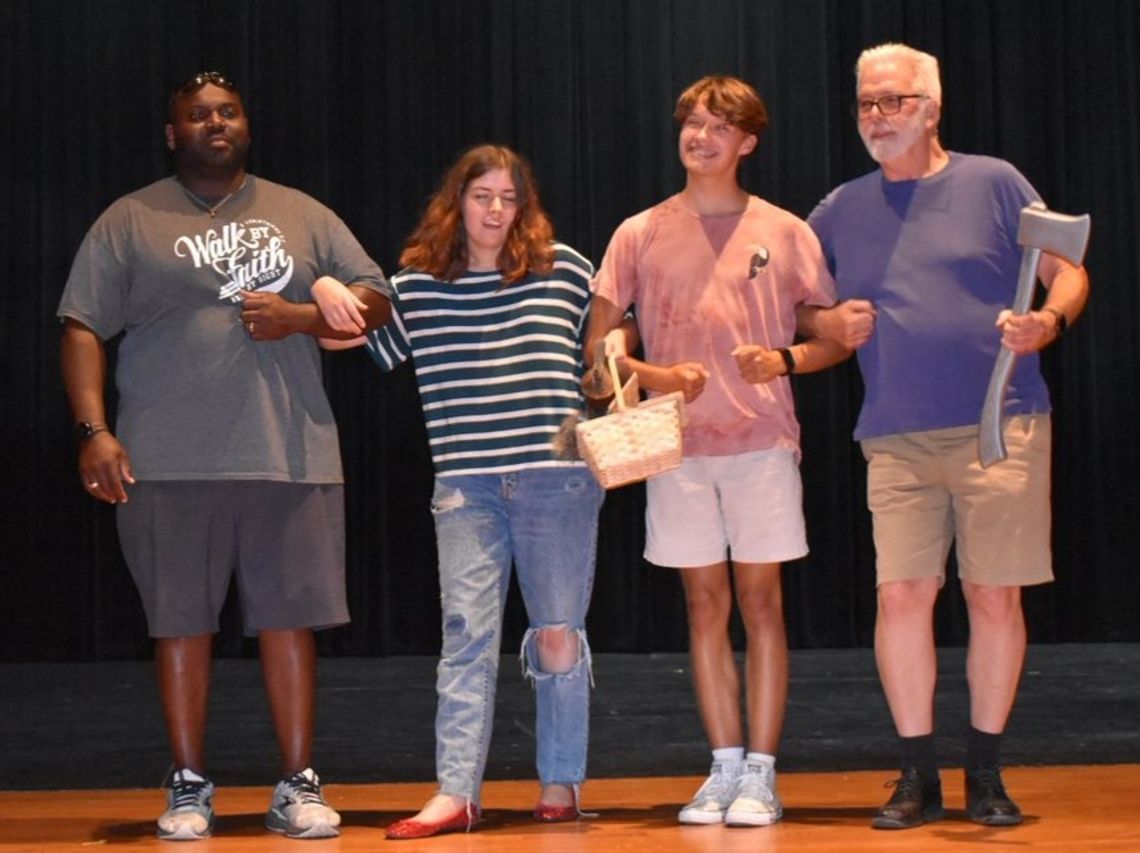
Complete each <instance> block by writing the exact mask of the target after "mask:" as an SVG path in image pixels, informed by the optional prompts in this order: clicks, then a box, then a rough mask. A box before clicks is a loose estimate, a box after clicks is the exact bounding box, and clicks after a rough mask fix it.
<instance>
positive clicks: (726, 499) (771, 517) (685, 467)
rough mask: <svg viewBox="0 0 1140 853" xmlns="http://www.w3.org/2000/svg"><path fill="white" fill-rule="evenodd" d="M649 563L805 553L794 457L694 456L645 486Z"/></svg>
mask: <svg viewBox="0 0 1140 853" xmlns="http://www.w3.org/2000/svg"><path fill="white" fill-rule="evenodd" d="M646 497H647V506H646V510H645V559H647V560H648V561H649V562H651V563H655V564H656V565H658V566H671V567H673V568H692V567H696V566H711V565H714V564H715V563H721V562H724V560H725V559H726V558H731V559H732V560H733V561H734V562H736V563H782V562H784V561H786V560H795V559H797V558H799V557H802V556H804V555H805V554H807V552H808V548H807V535H806V533H805V530H804V512H803V485H802V483H801V482H800V469H799V465H798V464H797V463H796V457H795V454H794V453H793V451H791V450H787V449H782V448H781V449H778V450H761V451H756V452H753V453H740V454H737V455H735V456H693V457H689V458H686V459H685V460H684V461H683V462H682V463H681V467H680V468H678V469H676V470H674V471H670V472H668V473H666V474H660V475H658V476H656V477H651V478H650V479H649V480H648V481H647V483H646Z"/></svg>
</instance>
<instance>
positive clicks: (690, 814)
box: [677, 761, 742, 824]
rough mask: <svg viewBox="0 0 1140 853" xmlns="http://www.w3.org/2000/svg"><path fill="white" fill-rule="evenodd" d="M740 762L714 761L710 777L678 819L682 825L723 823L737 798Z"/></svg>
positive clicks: (682, 810)
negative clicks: (727, 811) (727, 810)
mask: <svg viewBox="0 0 1140 853" xmlns="http://www.w3.org/2000/svg"><path fill="white" fill-rule="evenodd" d="M741 767H742V765H741V764H740V763H739V762H731V763H730V762H727V761H714V762H713V763H712V770H711V771H710V772H709V777H708V778H707V779H705V782H704V784H703V785H701V787H700V788H699V789H697V793H696V794H694V795H693V799H692V800H691V801H690V802H689V804H688V805H687V806H685V807H684V808H683V809H681V812H680V814H678V815H677V819H678V820H679V821H681V823H693V824H710V823H723V822H724V813H725V810H726V809H727V808H728V806H729V804H730V803H731V802H732V801H733V799H735V797H736V782H737V779H739V778H740V769H741Z"/></svg>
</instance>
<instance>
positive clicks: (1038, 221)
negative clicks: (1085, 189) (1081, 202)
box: [978, 201, 1091, 468]
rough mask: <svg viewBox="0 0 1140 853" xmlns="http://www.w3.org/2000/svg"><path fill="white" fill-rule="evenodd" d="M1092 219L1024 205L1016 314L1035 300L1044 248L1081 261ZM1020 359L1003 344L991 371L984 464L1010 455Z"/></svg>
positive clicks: (981, 439)
mask: <svg viewBox="0 0 1140 853" xmlns="http://www.w3.org/2000/svg"><path fill="white" fill-rule="evenodd" d="M1090 223H1091V220H1090V219H1089V215H1088V214H1087V213H1086V214H1083V215H1081V216H1068V215H1066V214H1064V213H1055V212H1053V211H1051V210H1046V208H1045V205H1043V204H1042V203H1041V202H1039V201H1038V202H1033V203H1032V204H1030V205H1028V206H1027V207H1024V208H1022V210H1021V219H1020V220H1019V222H1018V227H1017V242H1018V245H1020V246H1021V247H1022V253H1021V269H1020V271H1019V272H1018V274H1017V292H1016V293H1015V294H1014V297H1013V305H1012V306H1010V310H1011V311H1012V312H1013V313H1014V314H1024V313H1026V312H1027V311H1028V310H1029V306H1030V305H1031V304H1032V302H1033V291H1034V289H1035V287H1036V285H1037V266H1038V264H1039V263H1040V262H1041V253H1042V252H1048V253H1049V254H1050V255H1057V256H1059V257H1062V258H1064V259H1065V260H1066V261H1068V262H1069V263H1071V264H1073V265H1074V266H1080V265H1081V263H1082V262H1083V261H1084V257H1085V249H1086V248H1087V247H1088V243H1089V226H1090ZM1016 360H1017V356H1016V355H1015V354H1014V353H1013V352H1012V351H1011V350H1008V349H1006V348H1005V347H1002V348H1001V349H1000V350H999V352H998V356H997V360H996V361H995V362H994V369H993V372H992V373H991V374H990V384H989V387H988V388H987V389H986V400H985V404H984V405H983V406H982V422H981V431H980V432H979V434H978V461H979V462H980V463H981V465H982V467H983V468H988V467H989V466H990V465H992V464H993V463H995V462H1000V461H1001V460H1003V459H1005V458H1006V456H1007V455H1008V454H1007V453H1006V449H1005V441H1004V439H1003V438H1002V433H1001V427H1002V415H1003V413H1004V409H1005V392H1006V389H1007V388H1008V386H1009V377H1010V376H1011V375H1012V373H1013V366H1014V363H1015V362H1016Z"/></svg>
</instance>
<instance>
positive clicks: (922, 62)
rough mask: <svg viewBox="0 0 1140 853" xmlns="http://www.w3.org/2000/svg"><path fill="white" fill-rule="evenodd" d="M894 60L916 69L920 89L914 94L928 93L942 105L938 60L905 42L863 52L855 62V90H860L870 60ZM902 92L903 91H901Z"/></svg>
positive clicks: (876, 47) (916, 82) (882, 45)
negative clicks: (861, 80) (865, 67)
mask: <svg viewBox="0 0 1140 853" xmlns="http://www.w3.org/2000/svg"><path fill="white" fill-rule="evenodd" d="M883 60H893V61H895V62H902V63H904V64H905V65H907V66H909V67H910V68H911V69H913V71H914V85H915V88H916V89H917V90H918V91H916V92H915V93H914V94H916V95H926V96H927V97H928V98H930V100H932V101H933V102H934V103H935V104H936V105H938V106H939V107H941V106H942V82H941V80H940V79H939V76H938V60H937V59H935V58H934V57H933V56H931V55H930V54H929V53H923V52H922V51H921V50H915V49H914V48H913V47H910V46H908V45H905V44H899V43H897V42H887V43H886V44H879V45H876V46H875V47H869V48H867V49H866V50H865V51H863V52H862V53H861V54H859V59H858V61H857V62H856V63H855V91H856V93H858V91H859V80H860V79H861V78H862V76H863V67H864V66H865V65H866V64H867V63H868V62H881V61H883ZM900 94H901V93H900Z"/></svg>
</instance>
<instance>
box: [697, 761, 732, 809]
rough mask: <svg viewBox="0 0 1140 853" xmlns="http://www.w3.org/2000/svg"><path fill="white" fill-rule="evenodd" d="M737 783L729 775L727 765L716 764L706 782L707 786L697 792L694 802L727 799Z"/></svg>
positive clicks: (702, 786) (704, 785)
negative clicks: (707, 799)
mask: <svg viewBox="0 0 1140 853" xmlns="http://www.w3.org/2000/svg"><path fill="white" fill-rule="evenodd" d="M735 781H736V780H735V778H734V777H732V776H730V775H729V773H728V768H727V767H726V766H725V765H723V764H716V763H714V764H713V767H712V773H710V774H709V778H708V779H706V780H705V784H703V785H701V789H700V790H699V791H697V795H696V797H694V800H703V799H705V798H707V797H712V798H713V799H716V800H722V799H725V798H726V796H727V794H728V791H729V790H730V789H731V787H732V785H733V783H734V782H735Z"/></svg>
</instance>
